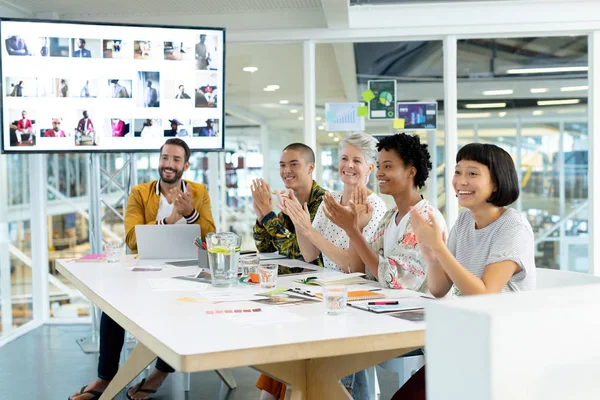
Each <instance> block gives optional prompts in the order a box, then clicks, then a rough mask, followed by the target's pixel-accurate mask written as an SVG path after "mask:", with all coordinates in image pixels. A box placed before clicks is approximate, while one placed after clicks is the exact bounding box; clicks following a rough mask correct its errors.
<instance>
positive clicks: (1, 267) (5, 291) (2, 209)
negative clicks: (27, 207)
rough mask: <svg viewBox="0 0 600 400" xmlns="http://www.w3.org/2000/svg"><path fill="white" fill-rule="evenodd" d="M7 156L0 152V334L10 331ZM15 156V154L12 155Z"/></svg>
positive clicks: (11, 322) (3, 334)
mask: <svg viewBox="0 0 600 400" xmlns="http://www.w3.org/2000/svg"><path fill="white" fill-rule="evenodd" d="M7 157H8V156H6V155H4V154H0V311H2V336H6V335H7V334H9V333H10V332H12V324H13V320H12V301H11V298H10V295H11V287H10V253H9V252H8V245H9V242H10V239H9V237H8V177H7V174H6V169H7V161H8V160H7V159H6V158H7ZM13 157H15V156H13Z"/></svg>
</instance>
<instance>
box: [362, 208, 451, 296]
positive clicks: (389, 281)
mask: <svg viewBox="0 0 600 400" xmlns="http://www.w3.org/2000/svg"><path fill="white" fill-rule="evenodd" d="M415 207H417V208H418V209H419V210H420V212H422V213H423V214H424V215H427V214H426V212H427V210H428V209H432V210H433V211H434V214H435V219H436V220H437V222H438V224H439V225H440V227H441V228H442V230H443V231H444V232H445V233H446V234H447V232H448V230H447V229H446V221H445V220H444V217H443V216H442V214H440V212H439V211H438V210H436V209H434V208H433V207H432V206H431V205H430V204H429V202H427V201H426V200H421V201H420V202H418V203H417V204H416V206H415ZM397 212H398V207H394V208H393V209H392V210H389V211H388V212H387V213H386V214H385V215H384V217H383V218H382V219H381V221H380V222H379V226H378V227H377V230H376V231H375V235H373V239H372V240H371V243H370V245H371V249H373V250H374V251H375V252H376V253H377V254H378V255H379V264H378V266H377V275H378V276H377V280H378V281H379V284H380V285H381V286H382V287H384V288H391V289H410V290H415V291H418V292H424V293H427V292H428V289H427V279H426V278H427V261H425V257H423V254H421V251H420V250H419V245H418V243H417V237H416V235H415V233H414V231H413V228H412V224H411V222H410V213H407V214H406V215H404V216H403V217H402V219H401V220H400V223H399V224H398V225H397V226H394V227H391V226H390V224H396V221H395V220H396V214H397ZM388 229H394V230H395V231H397V232H398V236H397V238H394V240H393V243H395V245H394V246H393V247H392V248H386V245H385V242H386V240H385V233H386V231H387V230H388ZM365 272H366V274H367V277H368V278H372V277H373V274H371V271H370V270H369V269H368V268H365Z"/></svg>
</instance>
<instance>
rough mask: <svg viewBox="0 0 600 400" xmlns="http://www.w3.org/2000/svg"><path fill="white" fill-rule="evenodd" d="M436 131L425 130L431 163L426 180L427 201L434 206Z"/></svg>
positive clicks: (436, 200) (435, 203) (436, 163)
mask: <svg viewBox="0 0 600 400" xmlns="http://www.w3.org/2000/svg"><path fill="white" fill-rule="evenodd" d="M436 133H437V132H436V131H435V130H429V131H427V144H428V145H429V154H430V155H431V165H433V167H432V168H431V173H430V174H429V179H428V180H427V201H429V202H430V203H431V205H432V206H433V207H434V208H437V207H438V192H437V185H438V182H437V169H438V159H437V150H436V149H437V146H436Z"/></svg>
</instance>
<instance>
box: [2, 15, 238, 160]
mask: <svg viewBox="0 0 600 400" xmlns="http://www.w3.org/2000/svg"><path fill="white" fill-rule="evenodd" d="M4 21H10V22H30V23H50V24H63V25H64V24H71V25H98V26H114V27H134V28H135V27H139V28H167V29H189V30H204V31H218V32H222V34H223V52H222V54H223V57H222V94H221V107H222V115H223V118H222V120H221V124H220V130H221V148H220V149H214V148H210V149H204V148H193V149H192V148H190V150H191V151H192V152H204V153H212V152H223V151H225V134H226V132H225V130H226V128H225V125H226V124H225V119H226V115H227V113H226V111H225V104H226V97H227V96H226V93H225V92H226V82H225V77H226V64H227V63H226V58H227V53H226V51H227V40H226V37H227V36H226V35H227V32H226V29H225V28H224V27H223V28H219V27H208V26H207V27H205V26H189V25H159V24H137V23H131V24H130V23H123V22H94V21H74V20H54V19H35V18H12V17H0V35H1V34H2V22H4ZM0 46H1V47H0V79H3V77H4V75H3V71H2V63H3V57H4V51H2V50H3V49H4V46H5V43H4V42H2V43H0ZM4 86H5V82H1V83H0V110H4V92H5V87H4ZM0 127H1V131H0V132H2V134H1V135H0V154H60V153H63V154H90V153H95V154H105V153H158V152H160V147H159V148H156V149H97V150H95V149H93V148H89V147H86V148H85V149H82V150H37V149H36V150H26V151H24V150H10V143H9V144H8V146H5V143H4V136H5V135H4V113H3V112H0ZM167 139H168V138H165V140H167ZM7 147H8V148H7Z"/></svg>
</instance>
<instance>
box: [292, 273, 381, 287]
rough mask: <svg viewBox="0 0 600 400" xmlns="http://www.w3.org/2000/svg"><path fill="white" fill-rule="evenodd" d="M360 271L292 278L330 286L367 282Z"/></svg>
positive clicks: (295, 280)
mask: <svg viewBox="0 0 600 400" xmlns="http://www.w3.org/2000/svg"><path fill="white" fill-rule="evenodd" d="M364 275H365V274H363V273H362V272H353V273H351V274H344V275H334V276H328V277H321V278H319V277H316V276H308V277H306V278H302V279H294V282H299V283H304V284H306V285H318V286H331V285H360V284H363V283H369V282H372V281H369V280H367V279H364V278H363V276H364Z"/></svg>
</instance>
